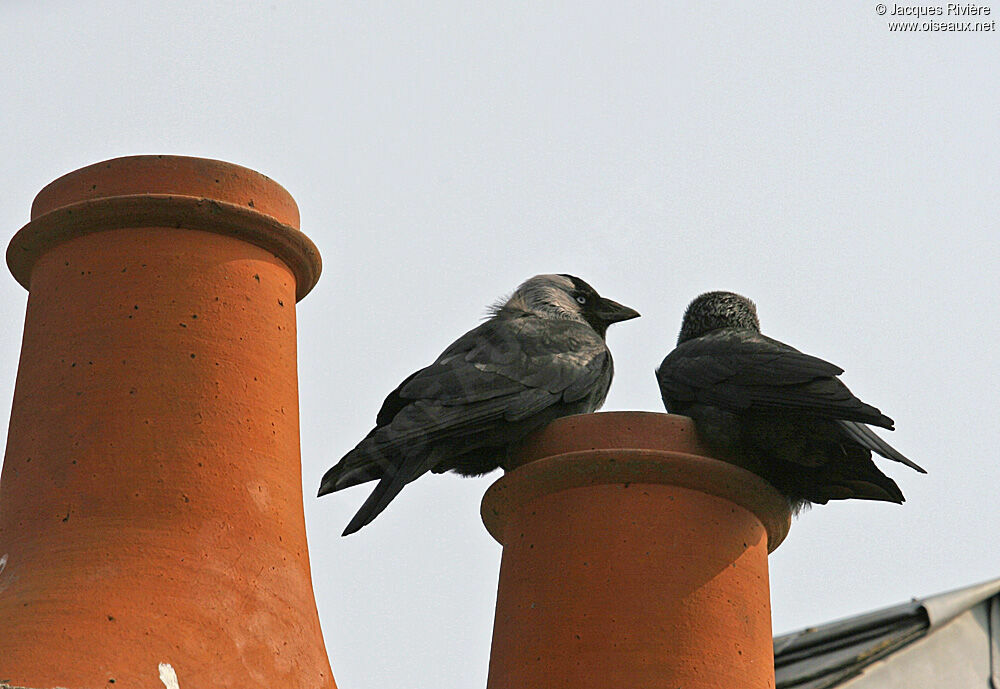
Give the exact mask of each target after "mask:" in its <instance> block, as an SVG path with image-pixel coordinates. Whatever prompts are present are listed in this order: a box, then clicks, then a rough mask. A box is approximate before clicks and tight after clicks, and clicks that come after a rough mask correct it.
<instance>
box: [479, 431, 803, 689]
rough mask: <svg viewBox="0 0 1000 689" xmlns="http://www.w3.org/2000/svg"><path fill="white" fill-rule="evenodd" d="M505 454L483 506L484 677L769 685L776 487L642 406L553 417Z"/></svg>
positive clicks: (495, 687) (522, 683) (582, 686)
mask: <svg viewBox="0 0 1000 689" xmlns="http://www.w3.org/2000/svg"><path fill="white" fill-rule="evenodd" d="M513 464H514V466H516V468H515V469H513V470H512V471H508V473H507V474H506V475H505V476H503V477H502V478H501V479H499V480H498V481H497V482H496V483H494V484H493V485H492V486H491V487H490V488H489V490H488V491H487V492H486V495H485V496H484V498H483V505H482V515H483V521H484V523H485V524H486V527H487V529H488V530H489V532H490V533H491V534H492V535H493V536H494V538H496V539H497V540H498V541H499V542H500V543H501V544H502V545H503V558H502V562H501V566H500V582H499V587H498V590H497V609H496V618H495V620H494V629H493V648H492V652H491V656H490V670H489V680H488V684H487V686H488V689H520V688H523V687H546V689H561V688H566V689H569V688H570V687H572V688H573V689H590V688H593V689H607V688H608V687H642V688H643V689H661V688H662V689H675V688H676V687H684V689H710V688H711V689H723V688H724V689H730V688H732V687H739V688H740V689H758V688H759V689H764V688H766V687H772V688H773V687H774V658H773V651H772V643H771V607H770V591H769V587H768V575H767V555H768V553H769V552H770V551H771V550H774V548H776V547H777V546H778V544H780V543H781V541H782V540H783V539H784V537H785V535H786V534H787V532H788V528H789V524H790V513H789V508H788V503H787V501H786V500H785V499H784V498H783V497H782V496H781V495H779V494H778V493H777V492H776V491H775V490H774V489H773V488H771V486H769V485H768V484H767V483H766V482H764V481H763V480H762V479H760V478H758V477H757V476H755V475H754V474H751V473H749V472H747V471H744V470H743V469H740V468H739V467H736V466H733V465H731V464H727V463H725V462H721V461H718V460H715V459H712V458H710V457H708V456H707V453H706V451H705V449H704V448H703V447H702V446H701V445H700V444H699V443H698V440H697V436H696V434H695V432H694V426H693V424H692V422H691V420H690V419H688V418H687V417H683V416H673V415H668V414H655V413H649V412H610V413H600V414H586V415H580V416H571V417H566V418H562V419H559V420H557V421H555V422H553V423H551V424H550V425H549V426H547V427H546V428H544V429H542V430H541V431H538V432H537V433H535V434H534V435H532V436H530V437H529V438H527V439H526V441H525V442H524V443H523V445H522V447H521V450H520V452H519V455H518V456H517V457H516V458H515V459H514V462H513Z"/></svg>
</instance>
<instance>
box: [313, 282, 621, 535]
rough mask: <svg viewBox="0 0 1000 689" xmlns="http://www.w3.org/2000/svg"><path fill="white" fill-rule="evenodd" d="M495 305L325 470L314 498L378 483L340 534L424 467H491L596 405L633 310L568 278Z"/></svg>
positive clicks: (463, 470) (405, 385) (466, 470)
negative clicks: (529, 438) (533, 436)
mask: <svg viewBox="0 0 1000 689" xmlns="http://www.w3.org/2000/svg"><path fill="white" fill-rule="evenodd" d="M491 312H492V316H491V317H490V318H489V319H488V320H487V321H486V322H484V323H483V324H482V325H480V326H479V327H477V328H474V329H473V330H470V331H469V332H467V333H466V334H464V335H462V337H460V338H458V340H456V341H455V342H454V343H453V344H452V345H451V346H449V347H448V348H447V349H446V350H444V353H442V354H441V356H439V357H438V358H437V360H436V361H435V362H434V363H433V364H431V365H430V366H428V367H427V368H423V369H421V370H419V371H417V372H416V373H414V374H413V375H411V376H410V377H409V378H407V379H406V380H404V381H403V382H402V383H400V385H399V387H397V388H396V389H395V390H394V391H393V392H392V393H391V394H390V395H389V396H388V397H387V398H386V399H385V402H383V404H382V409H381V410H380V411H379V413H378V416H377V417H376V419H375V428H373V429H372V430H371V432H369V433H368V435H367V436H365V438H364V440H362V441H361V442H360V443H358V446H357V447H355V448H354V449H353V450H351V451H350V452H348V453H347V454H346V455H345V456H344V458H343V459H341V460H340V461H339V462H338V463H337V465H336V466H334V467H333V468H332V469H330V470H329V471H327V472H326V475H325V476H323V481H322V483H321V484H320V489H319V494H320V495H321V496H322V495H326V494H327V493H331V492H333V491H337V490H341V489H343V488H348V487H350V486H354V485H357V484H359V483H364V482H366V481H374V480H376V479H377V480H378V485H377V486H376V487H375V490H373V491H372V493H371V495H369V496H368V499H367V500H366V501H365V503H364V504H363V505H362V506H361V509H360V510H358V513H357V514H356V515H354V518H353V519H352V520H351V522H350V524H348V525H347V529H345V530H344V534H343V535H345V536H346V535H348V534H351V533H354V532H355V531H357V530H358V529H360V528H361V527H363V526H365V525H366V524H368V523H369V522H371V521H372V520H373V519H374V518H375V517H376V516H378V514H379V513H380V512H381V511H382V510H384V509H385V507H386V505H388V504H389V502H390V501H391V500H392V499H393V498H394V497H396V495H397V494H398V493H399V491H400V490H402V489H403V486H405V485H406V484H407V483H409V482H410V481H413V480H414V479H416V478H418V477H420V476H421V475H423V474H424V473H426V472H428V471H432V472H434V473H442V472H445V471H454V472H455V473H458V474H461V475H463V476H479V475H481V474H485V473H488V472H490V471H493V470H494V469H496V468H498V467H501V466H503V465H504V463H505V460H506V457H507V451H508V449H509V448H510V447H511V446H512V445H513V444H514V443H516V442H517V441H519V440H521V439H522V438H523V437H524V436H525V435H527V434H528V433H530V432H531V431H533V430H535V429H537V428H540V427H542V426H544V425H545V424H547V423H549V422H550V421H552V420H553V419H555V418H558V417H560V416H568V415H570V414H580V413H586V412H592V411H594V410H596V409H598V408H599V407H600V406H601V405H602V404H603V403H604V398H605V397H607V394H608V387H609V386H610V385H611V377H612V374H613V371H614V367H613V364H612V360H611V352H610V351H608V347H607V345H606V344H605V342H604V336H605V333H606V332H607V329H608V326H609V325H611V324H612V323H618V322H619V321H627V320H629V319H631V318H636V317H637V316H638V315H639V314H638V312H636V311H634V310H633V309H630V308H628V307H627V306H622V305H621V304H618V303H617V302H614V301H612V300H610V299H605V298H603V297H601V296H600V295H599V294H597V292H596V291H594V288H593V287H591V286H590V285H588V284H587V283H586V282H584V281H583V280H581V279H579V278H577V277H573V276H572V275H537V276H535V277H533V278H531V279H530V280H527V281H525V282H524V283H523V284H522V285H521V286H520V287H518V288H517V290H516V291H515V292H514V294H513V295H512V296H511V297H510V298H509V299H508V300H507V301H505V302H502V303H501V302H498V303H497V304H496V305H494V306H493V307H492V309H491Z"/></svg>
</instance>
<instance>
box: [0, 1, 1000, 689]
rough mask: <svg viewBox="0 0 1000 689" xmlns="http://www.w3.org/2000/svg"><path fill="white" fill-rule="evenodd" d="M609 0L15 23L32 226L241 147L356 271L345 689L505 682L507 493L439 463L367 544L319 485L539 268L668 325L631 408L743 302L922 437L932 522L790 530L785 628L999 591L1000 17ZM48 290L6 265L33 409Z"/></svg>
mask: <svg viewBox="0 0 1000 689" xmlns="http://www.w3.org/2000/svg"><path fill="white" fill-rule="evenodd" d="M611 5H612V4H611V3H607V4H606V5H597V4H593V3H565V2H560V3H499V4H498V3H489V4H487V3H459V2H437V3H426V2H406V3H384V2H379V3H346V2H341V3H321V2H314V3H300V2H281V3H279V2H272V3H257V2H248V1H246V0H242V1H241V2H215V3H202V2H197V3H196V2H173V3H152V2H146V1H145V0H142V1H139V2H135V1H131V2H94V3H71V2H26V1H23V2H22V1H16V0H7V1H6V2H3V3H2V4H0V45H2V46H3V50H2V51H0V65H2V69H0V131H2V132H3V135H2V138H0V141H2V142H3V143H2V150H3V158H2V162H0V220H2V223H0V224H2V227H3V228H5V229H4V231H5V232H6V233H7V234H6V236H7V237H10V236H11V235H13V233H14V232H15V231H16V230H18V229H19V228H20V227H21V226H22V225H24V223H25V222H27V220H28V211H29V207H30V204H31V200H32V198H33V197H34V195H35V193H36V192H37V191H38V190H39V189H41V187H43V186H44V185H45V184H47V183H48V182H49V181H51V180H52V179H55V178H56V177H58V176H60V175H62V174H64V173H65V172H68V171H70V170H73V169H76V168H78V167H81V166H84V165H87V164H89V163H93V162H97V161H100V160H103V159H106V158H112V157H116V156H121V155H130V154H138V153H174V154H184V155H194V156H202V157H208V158H218V159H222V160H227V161H230V162H234V163H239V164H241V165H245V166H247V167H251V168H254V169H256V170H259V171H261V172H263V173H264V174H266V175H268V176H270V177H272V178H273V179H275V180H277V181H278V182H280V183H281V184H283V185H284V186H285V187H286V188H287V189H288V190H289V191H290V192H291V193H292V195H293V196H294V197H295V198H296V200H297V201H298V204H299V206H300V208H301V211H302V229H303V230H304V231H305V232H306V233H307V234H308V235H309V236H310V237H311V238H312V239H313V241H315V243H316V244H317V245H318V246H319V248H320V251H321V252H322V254H323V259H324V264H325V268H324V274H323V277H322V278H321V280H320V282H319V284H318V286H317V287H316V289H315V290H314V291H313V292H312V294H310V295H309V296H308V297H307V298H306V299H305V300H304V301H302V302H301V303H300V304H299V307H298V319H299V374H300V390H301V402H302V410H301V420H302V455H303V456H302V462H303V474H304V490H305V495H306V517H307V521H308V529H309V537H310V548H311V553H312V564H313V574H314V580H315V588H316V599H317V603H318V606H319V611H320V616H321V619H322V622H323V628H324V633H325V638H326V642H327V647H328V650H329V653H330V659H331V663H332V665H333V671H334V675H335V677H336V679H337V682H338V684H339V685H340V686H342V687H344V688H345V689H365V688H366V687H371V688H375V687H408V688H413V689H419V688H421V687H428V688H429V687H434V688H435V689H458V688H460V687H462V688H465V687H470V686H483V685H484V683H485V679H486V666H487V660H488V657H489V645H490V636H491V629H492V616H493V604H494V597H495V587H496V581H497V571H498V564H499V555H500V548H499V546H498V545H497V544H496V543H495V542H494V541H493V540H492V539H491V538H490V536H489V535H488V534H487V533H486V530H485V529H484V527H483V526H482V523H481V521H480V519H479V516H478V510H479V500H480V498H481V496H482V493H483V491H484V490H485V488H486V487H487V486H488V485H489V484H490V483H491V482H492V481H493V480H494V479H495V478H496V476H490V477H487V478H484V479H479V480H462V479H459V478H455V477H451V476H428V477H426V478H424V479H421V480H420V481H418V482H416V483H414V484H412V485H411V486H409V487H407V489H406V490H404V491H403V493H402V494H401V495H400V497H399V498H397V499H396V500H395V501H394V502H393V504H392V505H391V506H390V508H389V509H388V510H386V512H385V513H383V514H382V515H381V516H380V517H379V518H378V519H377V520H376V521H375V522H374V523H373V524H372V525H371V526H369V527H367V528H365V529H364V530H362V531H361V532H360V533H359V534H357V535H355V536H352V537H350V538H347V539H341V538H340V537H339V535H338V534H339V533H340V531H341V530H342V529H343V527H344V525H345V524H346V523H347V521H348V520H349V518H350V516H351V515H352V514H353V513H354V511H355V510H356V509H357V508H358V506H359V505H360V504H361V502H362V501H363V500H364V497H365V495H366V494H367V489H366V488H359V489H354V490H351V491H347V492H345V493H340V494H337V495H335V496H331V497H326V498H324V499H322V500H316V499H314V498H313V497H312V496H313V495H315V490H316V487H317V485H318V482H319V479H320V477H321V476H322V474H323V472H324V471H325V470H326V469H327V468H328V467H329V466H330V465H332V464H333V463H334V462H336V461H337V460H338V459H339V458H340V456H341V455H342V454H343V453H345V452H346V451H348V450H349V449H351V448H352V447H353V446H354V444H355V443H356V442H357V441H358V440H359V439H360V438H361V437H362V436H363V435H364V434H365V433H366V432H367V431H368V429H369V428H370V426H371V424H372V423H373V421H374V417H375V413H376V411H377V410H378V408H379V405H380V404H381V401H382V399H383V397H384V396H385V395H386V394H387V393H388V392H389V391H391V390H392V389H393V388H394V387H395V385H396V384H397V383H398V382H399V381H400V380H402V378H403V377H405V376H406V375H408V374H409V373H410V372H412V371H413V370H415V369H417V368H419V367H421V366H424V365H426V364H428V363H429V362H430V361H431V360H432V359H433V358H434V357H435V356H436V355H437V354H438V353H439V352H440V351H441V349H443V348H444V347H445V346H446V345H447V344H448V343H450V342H451V341H452V340H453V339H454V338H455V337H457V336H458V335H460V334H461V333H463V332H464V331H466V330H467V329H469V328H471V327H473V326H474V325H475V324H477V323H478V322H479V319H480V318H481V316H482V315H483V314H484V312H485V307H486V306H487V305H488V304H490V303H491V302H493V301H494V300H495V299H496V298H497V297H499V296H501V295H503V294H505V293H507V292H509V291H511V290H512V289H513V288H514V287H515V286H516V285H517V284H518V283H519V282H520V281H521V280H523V279H524V278H527V277H529V276H531V275H534V274H536V273H542V272H570V273H573V274H576V275H579V276H580V277H582V278H584V279H585V280H587V281H588V282H590V283H591V284H593V285H594V286H595V287H596V288H597V289H598V290H599V291H600V292H601V293H602V294H604V295H606V296H610V297H612V298H614V299H616V300H618V301H621V302H623V303H625V304H628V305H630V306H633V307H635V308H637V309H638V310H639V311H641V312H642V314H643V317H642V318H641V319H639V320H637V321H632V322H629V323H624V324H621V325H619V326H615V327H614V328H612V330H611V332H610V335H609V344H610V346H611V349H612V351H613V353H614V355H615V358H616V369H617V378H616V380H615V383H614V384H613V385H612V389H611V394H610V396H609V398H608V402H607V404H606V405H605V409H607V410H622V409H640V410H661V409H662V407H661V404H660V400H659V395H658V391H657V389H656V384H655V381H654V378H653V369H654V367H655V366H656V365H657V364H658V363H659V361H660V360H661V359H662V357H663V356H664V354H666V352H667V351H668V350H669V349H670V348H671V347H672V346H673V342H674V340H675V337H676V333H677V330H678V327H679V324H680V317H681V314H682V312H683V309H684V307H685V306H686V304H687V303H688V301H690V299H691V298H692V297H694V296H695V295H697V294H698V293H700V292H702V291H705V290H708V289H730V290H734V291H738V292H742V293H745V294H747V295H749V296H751V297H752V298H754V299H755V300H756V302H757V304H758V309H759V312H760V317H761V320H762V323H763V326H764V329H765V332H767V333H769V334H770V335H772V336H774V337H777V338H779V339H782V340H784V341H786V342H788V343H789V344H792V345H794V346H796V347H798V348H800V349H803V350H805V351H807V352H810V353H812V354H816V355H818V356H822V357H824V358H827V359H829V360H831V361H833V362H834V363H837V364H839V365H840V366H842V367H844V368H845V369H846V370H847V373H846V374H845V376H844V380H845V382H846V383H847V384H848V385H849V386H850V387H851V388H852V390H853V391H854V392H856V393H857V394H858V395H859V396H861V397H862V398H863V399H865V400H866V401H869V402H871V403H873V404H875V405H876V406H879V407H880V408H881V409H882V410H883V411H885V412H886V413H887V414H889V415H890V416H892V417H893V418H894V419H895V420H896V426H897V429H898V430H897V431H896V432H895V433H891V434H888V439H889V440H890V442H892V443H893V444H894V445H895V446H896V447H898V448H899V449H900V450H901V451H902V452H904V453H905V454H907V455H909V456H910V457H911V458H913V459H914V460H915V461H917V462H918V463H920V464H922V465H923V466H924V467H926V468H927V469H928V471H929V472H930V473H929V474H928V475H927V476H920V475H918V474H916V473H913V472H910V471H908V470H906V469H905V468H904V467H901V466H899V465H892V463H891V462H882V466H883V468H884V469H885V470H886V471H887V473H889V474H890V475H892V476H893V477H894V478H895V479H896V480H897V482H898V483H899V485H900V487H901V488H902V489H903V492H904V493H905V494H906V497H907V499H908V501H907V503H906V504H905V505H903V506H901V507H900V506H895V505H889V504H866V503H862V502H848V503H840V504H834V505H829V506H827V507H818V508H816V509H813V510H811V511H810V512H807V513H806V514H804V515H802V516H801V517H800V518H799V519H798V520H797V521H796V522H795V523H794V524H793V526H792V530H791V533H790V535H789V537H788V539H787V540H786V542H785V543H784V544H783V545H782V546H781V548H779V549H778V550H777V551H776V552H775V553H774V555H772V557H771V560H770V564H771V585H772V600H773V616H774V627H775V631H776V632H783V631H788V630H791V629H795V628H798V627H802V626H806V625H809V624H814V623H820V622H824V621H828V620H830V619H833V618H837V617H842V616H845V615H849V614H853V613H857V612H861V611H865V610H869V609H872V608H875V607H880V606H883V605H888V604H891V603H895V602H899V601H902V600H905V599H908V598H909V597H910V596H914V595H924V594H929V593H933V592H937V591H942V590H945V589H949V588H955V587H959V586H963V585H965V584H970V583H973V582H976V581H980V580H983V579H988V578H993V577H996V576H998V575H1000V553H998V551H997V549H996V544H995V543H996V533H997V531H998V529H1000V508H998V501H997V498H996V488H997V486H998V485H1000V468H998V462H997V449H996V448H997V446H998V444H1000V418H998V414H997V410H996V402H997V392H996V391H997V388H998V383H1000V380H998V379H1000V363H998V360H1000V358H998V355H997V345H996V343H997V342H998V341H1000V320H998V305H997V299H996V292H997V288H998V286H1000V285H998V278H997V274H996V271H997V265H998V264H1000V238H998V230H1000V221H998V211H1000V82H998V80H997V74H996V70H997V65H998V64H1000V38H998V34H997V32H995V31H994V32H992V33H971V34H970V33H961V34H955V33H926V32H910V33H894V32H890V31H889V28H888V26H887V21H888V18H887V17H880V16H879V15H877V14H876V11H875V5H876V3H874V2H864V3H857V2H849V3H832V4H831V3H823V4H819V3H793V2H771V3H754V4H749V3H742V2H740V3H737V2H729V3H726V2H716V3H696V4H692V5H691V6H690V7H687V8H680V7H674V6H673V5H668V3H661V2H656V3H653V2H628V3H614V5H615V6H614V7H613V8H612V7H611ZM987 5H988V6H990V7H991V9H992V11H993V15H992V16H991V17H990V19H997V18H998V17H997V15H998V14H1000V5H990V4H989V3H987ZM25 298H26V293H25V292H24V290H22V289H21V288H20V287H19V286H18V285H17V284H16V283H15V282H14V280H13V278H11V277H9V276H7V278H6V279H2V278H0V310H2V315H3V318H4V321H5V322H6V323H7V324H8V327H7V328H6V329H5V331H4V332H3V333H2V335H0V389H2V390H6V391H7V392H6V394H3V395H0V399H2V404H3V405H4V406H3V408H2V409H0V416H4V417H6V415H7V414H8V412H9V403H10V396H11V393H12V391H13V382H14V375H15V372H16V363H17V356H18V350H19V346H20V334H21V325H22V322H23V310H24V304H25ZM182 686H183V680H182Z"/></svg>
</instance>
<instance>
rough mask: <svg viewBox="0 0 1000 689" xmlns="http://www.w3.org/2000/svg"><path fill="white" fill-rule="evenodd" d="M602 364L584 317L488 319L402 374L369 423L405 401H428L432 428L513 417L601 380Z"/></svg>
mask: <svg viewBox="0 0 1000 689" xmlns="http://www.w3.org/2000/svg"><path fill="white" fill-rule="evenodd" d="M610 367H611V359H610V356H609V355H608V352H607V347H606V346H605V345H604V341H603V340H602V339H601V338H600V337H599V336H598V335H597V334H596V333H593V332H592V331H591V329H590V328H589V327H588V326H586V325H584V324H581V323H576V322H574V321H565V322H564V321H557V322H555V323H553V322H552V321H541V319H537V318H518V319H510V320H500V319H492V320H490V321H487V322H486V323H483V324H482V325H480V326H479V327H478V328H476V329H474V330H472V331H470V332H468V333H466V334H465V335H463V336H462V337H461V338H459V339H458V340H456V341H455V342H454V343H453V344H452V345H451V346H449V347H448V348H447V349H446V350H445V351H444V353H443V354H442V355H441V356H440V357H438V359H437V361H435V362H434V363H433V364H431V365H430V366H428V367H427V368H424V369H421V370H420V371H417V372H416V373H414V374H413V375H411V376H410V377H409V378H407V379H406V380H405V381H404V382H403V383H402V384H401V385H400V386H399V387H398V388H397V389H396V390H395V391H394V392H393V393H392V394H391V395H389V397H388V398H387V399H386V401H385V403H384V404H383V405H382V410H381V411H380V412H379V416H378V419H377V423H378V425H379V426H385V425H388V424H389V423H390V422H391V421H393V419H395V418H396V416H397V415H398V414H399V412H400V411H401V410H402V409H403V408H404V407H407V406H413V407H414V411H417V410H418V409H421V408H423V409H424V410H425V411H426V413H428V414H429V413H430V409H429V408H430V407H433V408H434V412H433V414H434V419H433V422H432V423H431V424H430V425H433V426H435V427H439V428H442V427H448V428H454V427H455V426H458V425H461V426H472V427H475V426H477V425H479V424H480V423H482V422H485V421H486V420H488V419H489V418H497V417H500V416H503V417H504V418H505V419H506V420H508V421H512V420H518V419H522V418H526V417H528V416H530V415H532V414H534V413H537V412H539V411H541V410H543V409H545V408H546V407H549V406H551V405H553V404H555V403H557V402H560V401H563V402H575V401H577V400H579V399H581V398H583V397H585V396H586V395H588V394H590V393H591V392H592V391H593V389H594V387H595V386H599V385H602V384H603V385H605V386H606V384H607V383H606V382H604V381H602V378H605V377H606V378H608V379H609V378H610ZM415 416H423V415H415ZM428 420H429V419H428V418H427V417H426V416H424V417H423V418H422V419H420V420H419V421H418V419H417V418H414V423H415V424H416V423H421V422H422V423H424V424H426V423H427V421H428ZM399 421H402V419H399ZM396 425H397V426H398V425H399V424H398V423H397V424H396ZM424 428H425V430H426V425H425V426H424ZM396 430H399V429H398V428H397V429H396Z"/></svg>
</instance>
